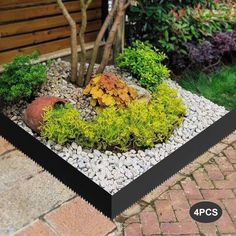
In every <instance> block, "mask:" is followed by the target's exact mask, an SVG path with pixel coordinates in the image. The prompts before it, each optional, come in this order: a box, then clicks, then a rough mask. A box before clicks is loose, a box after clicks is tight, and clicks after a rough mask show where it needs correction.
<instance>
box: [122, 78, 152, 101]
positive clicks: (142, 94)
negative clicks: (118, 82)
mask: <svg viewBox="0 0 236 236" xmlns="http://www.w3.org/2000/svg"><path fill="white" fill-rule="evenodd" d="M124 81H125V82H126V83H127V84H128V86H129V87H132V88H134V89H135V90H136V91H137V94H138V95H137V98H136V99H135V100H139V101H143V102H147V103H149V102H150V101H151V99H152V95H151V93H150V92H149V91H148V90H146V89H145V88H143V87H141V86H139V85H137V84H136V83H135V82H133V81H132V80H130V79H124Z"/></svg>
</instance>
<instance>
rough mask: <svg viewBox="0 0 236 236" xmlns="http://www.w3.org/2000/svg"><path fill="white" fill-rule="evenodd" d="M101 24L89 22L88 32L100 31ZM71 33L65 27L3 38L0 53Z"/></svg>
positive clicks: (96, 21)
mask: <svg viewBox="0 0 236 236" xmlns="http://www.w3.org/2000/svg"><path fill="white" fill-rule="evenodd" d="M101 24H102V22H101V20H95V21H91V22H88V25H87V31H86V32H92V31H98V30H99V29H100V27H101ZM79 27H80V26H79V25H78V30H79ZM70 32H71V31H70V27H68V26H64V27H59V28H53V29H49V30H44V31H37V32H33V33H29V34H21V35H17V36H11V37H6V38H2V39H0V51H5V50H8V49H13V48H17V47H22V46H27V45H32V44H38V43H42V42H46V41H50V40H55V39H60V38H65V37H68V36H70Z"/></svg>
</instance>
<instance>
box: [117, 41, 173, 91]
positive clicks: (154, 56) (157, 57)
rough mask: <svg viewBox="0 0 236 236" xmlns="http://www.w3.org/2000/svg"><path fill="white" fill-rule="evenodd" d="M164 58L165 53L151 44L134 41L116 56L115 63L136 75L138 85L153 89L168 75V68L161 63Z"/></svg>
mask: <svg viewBox="0 0 236 236" xmlns="http://www.w3.org/2000/svg"><path fill="white" fill-rule="evenodd" d="M165 59H166V55H165V54H164V53H162V52H159V51H158V49H156V48H155V47H153V46H151V44H149V43H143V42H141V41H135V42H134V43H133V44H132V46H131V47H128V48H126V49H125V50H124V52H123V53H122V54H120V55H119V56H118V58H117V64H118V66H119V67H120V68H121V69H126V70H129V71H130V72H131V73H132V74H133V75H134V76H137V77H138V79H139V83H140V85H142V86H144V87H146V88H147V89H149V90H151V91H153V90H154V89H155V88H156V86H158V85H159V84H160V83H161V82H162V81H163V80H164V79H166V78H168V77H169V75H170V71H169V70H168V68H167V67H166V66H165V65H162V64H161V62H162V61H163V60H165Z"/></svg>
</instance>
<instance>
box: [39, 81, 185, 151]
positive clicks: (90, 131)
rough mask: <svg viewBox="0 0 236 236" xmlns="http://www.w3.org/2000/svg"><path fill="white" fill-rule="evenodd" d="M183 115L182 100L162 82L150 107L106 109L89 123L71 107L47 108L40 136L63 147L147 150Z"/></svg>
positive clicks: (134, 105) (136, 105)
mask: <svg viewBox="0 0 236 236" xmlns="http://www.w3.org/2000/svg"><path fill="white" fill-rule="evenodd" d="M184 115H185V108H184V105H183V103H182V100H181V99H179V98H178V97H177V93H176V91H175V90H174V89H171V88H169V86H168V85H167V84H165V83H163V84H161V85H160V86H158V87H157V89H156V91H155V92H154V93H153V100H152V101H151V103H150V104H148V105H147V104H146V103H144V102H138V101H133V102H131V103H130V104H129V105H128V107H127V108H124V109H118V110H117V109H116V108H115V107H109V108H105V109H103V110H102V111H101V113H99V114H98V115H97V117H96V118H95V119H94V120H92V121H84V120H82V119H81V118H80V113H79V112H78V111H77V110H76V109H75V108H73V107H72V105H65V106H60V107H59V108H56V109H55V108H54V109H53V108H48V109H47V110H46V112H45V115H44V122H43V124H44V125H43V126H42V127H41V135H42V136H44V137H46V138H48V139H50V140H53V141H55V142H58V143H60V144H64V143H65V142H68V141H76V142H77V143H78V144H79V145H81V146H83V147H87V148H97V149H101V150H107V149H112V150H118V151H126V150H127V149H128V148H149V147H153V146H154V144H155V143H158V142H164V141H166V140H167V139H168V138H169V136H170V135H171V133H172V131H173V130H174V129H175V128H176V127H177V126H179V125H180V124H181V122H182V121H183V118H184Z"/></svg>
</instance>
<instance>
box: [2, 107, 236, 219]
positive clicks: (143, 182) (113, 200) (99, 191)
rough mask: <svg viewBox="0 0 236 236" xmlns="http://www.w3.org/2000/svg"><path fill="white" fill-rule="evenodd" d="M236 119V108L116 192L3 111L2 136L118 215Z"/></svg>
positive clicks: (226, 132)
mask: <svg viewBox="0 0 236 236" xmlns="http://www.w3.org/2000/svg"><path fill="white" fill-rule="evenodd" d="M235 120H236V109H235V110H233V111H231V112H229V113H228V114H226V115H225V116H223V117H222V118H221V119H219V120H218V121H216V122H215V123H213V124H212V125H211V126H209V127H208V128H206V129H205V130H204V131H202V132H201V133H200V134H198V135H197V136H196V137H194V138H193V139H191V140H190V141H188V142H187V143H186V144H184V145H183V146H181V147H180V148H178V149H177V150H176V151H174V152H173V153H172V154H170V155H169V156H168V157H166V158H164V159H163V160H162V161H161V162H159V163H157V164H156V165H155V166H153V167H152V168H151V169H149V170H148V171H146V172H145V173H144V174H142V175H141V176H139V177H138V178H137V179H135V180H133V181H132V182H131V183H130V184H128V185H127V186H125V187H124V188H122V189H121V190H120V191H118V192H117V193H115V194H114V195H111V194H110V193H108V192H107V191H105V190H104V189H103V188H102V187H100V186H99V185H97V184H96V183H94V182H93V181H92V180H91V179H90V178H89V177H87V176H85V175H84V174H82V173H81V172H80V171H79V170H77V169H76V168H74V167H73V166H72V165H70V164H69V163H68V162H66V161H65V160H63V159H62V158H61V157H59V156H58V155H57V154H56V153H54V152H53V151H51V150H50V149H49V148H47V147H46V146H45V145H43V144H42V143H41V142H39V141H38V140H37V139H36V138H34V137H33V136H31V135H30V134H29V133H27V132H26V131H24V130H23V129H22V128H21V127H19V126H18V125H17V124H15V123H14V122H13V121H11V120H10V119H9V118H8V117H6V116H5V115H4V114H2V113H0V124H1V126H0V135H1V136H3V137H4V138H5V139H6V140H8V141H9V142H10V143H11V144H12V145H14V146H15V147H16V148H17V149H19V150H20V151H22V152H23V153H24V154H26V155H27V156H28V157H30V158H31V159H32V160H33V161H35V162H36V163H37V164H39V165H40V166H42V167H43V168H44V169H45V170H47V171H48V172H50V173H51V174H52V175H53V176H55V177H56V178H57V179H59V180H60V181H61V182H62V183H64V184H65V185H66V186H68V187H69V188H71V189H72V190H73V191H75V192H76V193H77V194H79V195H80V196H81V197H82V198H84V199H85V200H86V201H88V202H89V203H91V204H92V205H93V206H94V207H96V208H97V209H98V210H100V211H101V212H102V213H103V214H104V215H106V216H107V217H109V218H115V217H116V216H117V215H118V214H119V213H120V212H122V211H123V210H125V209H126V208H128V207H129V206H130V205H132V204H133V203H135V202H136V201H138V200H139V199H140V198H142V197H143V196H144V195H146V194H148V193H149V192H150V191H152V190H153V189H154V188H155V187H157V186H158V185H160V184H162V183H163V182H164V181H165V180H167V179H168V178H170V177H171V176H173V175H174V174H176V173H177V172H178V171H179V170H181V169H182V168H184V167H185V166H186V165H187V164H189V163H190V162H192V161H193V160H194V159H196V158H197V157H198V156H200V155H201V154H203V153H204V152H205V151H207V150H208V149H209V148H210V147H212V146H213V145H215V144H217V143H218V142H219V141H221V140H222V139H223V138H225V137H226V136H227V135H229V134H230V133H231V132H233V131H234V130H236V122H235ZM176 158H177V159H178V161H176Z"/></svg>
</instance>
